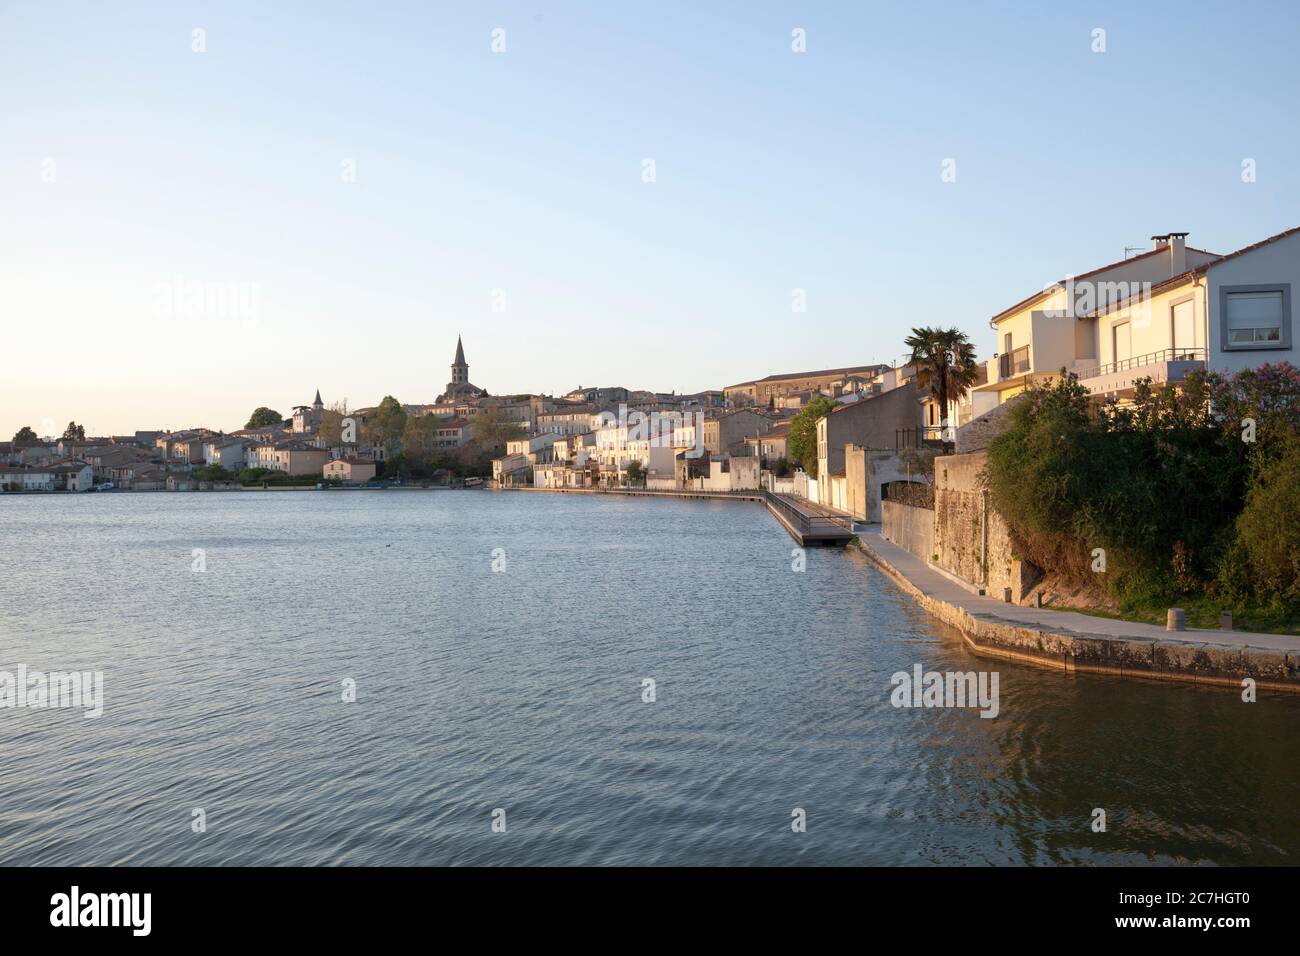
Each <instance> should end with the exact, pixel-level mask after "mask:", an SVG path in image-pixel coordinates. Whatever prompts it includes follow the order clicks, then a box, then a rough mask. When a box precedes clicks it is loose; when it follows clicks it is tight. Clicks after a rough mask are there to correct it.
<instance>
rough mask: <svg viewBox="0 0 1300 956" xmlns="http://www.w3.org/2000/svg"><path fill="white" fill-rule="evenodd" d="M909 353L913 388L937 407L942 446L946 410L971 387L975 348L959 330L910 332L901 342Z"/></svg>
mask: <svg viewBox="0 0 1300 956" xmlns="http://www.w3.org/2000/svg"><path fill="white" fill-rule="evenodd" d="M903 344H904V345H906V346H907V347H908V348H909V349H911V350H912V355H911V357H910V358H909V359H908V364H909V365H914V366H916V387H917V388H919V389H924V390H926V391H928V392H929V393H930V395H931V396H932V397H933V398H934V400H935V401H936V402H938V403H939V408H940V410H941V411H940V415H939V417H940V425H941V426H942V434H943V436H944V444H945V445H947V444H949V442H948V435H949V431H948V408H949V406H950V405H952V404H954V403H955V402H957V401H958V400H959V399H960V398H961V396H962V393H963V392H965V391H966V390H967V389H968V388H970V387H971V386H972V385H974V384H975V382H976V381H977V379H978V377H979V367H978V366H977V365H976V364H975V346H973V345H971V343H970V341H969V340H968V339H967V338H966V333H965V332H962V331H960V330H959V329H955V328H953V329H938V328H935V329H932V328H930V327H928V326H927V327H925V328H920V329H912V334H911V335H909V336H908V337H907V338H905V339H903Z"/></svg>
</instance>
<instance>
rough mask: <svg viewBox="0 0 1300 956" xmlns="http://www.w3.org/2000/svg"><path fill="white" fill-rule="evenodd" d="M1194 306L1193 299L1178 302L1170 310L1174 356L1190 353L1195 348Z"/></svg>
mask: <svg viewBox="0 0 1300 956" xmlns="http://www.w3.org/2000/svg"><path fill="white" fill-rule="evenodd" d="M1195 316H1196V307H1195V304H1194V302H1193V300H1191V299H1188V300H1187V301H1186V302H1179V303H1178V304H1177V305H1175V306H1174V307H1173V308H1172V309H1171V310H1170V322H1171V324H1172V327H1173V328H1172V331H1173V338H1174V353H1175V358H1177V357H1179V356H1182V355H1190V354H1191V353H1192V351H1193V350H1194V349H1195V348H1196V345H1197V342H1196V321H1195Z"/></svg>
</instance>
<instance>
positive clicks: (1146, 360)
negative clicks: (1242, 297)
mask: <svg viewBox="0 0 1300 956" xmlns="http://www.w3.org/2000/svg"><path fill="white" fill-rule="evenodd" d="M1204 367H1205V349H1161V350H1160V351H1158V352H1149V353H1147V354H1146V355H1135V356H1133V357H1132V358H1127V359H1122V360H1121V361H1118V362H1110V363H1108V364H1106V365H1096V366H1093V367H1092V368H1085V369H1082V370H1080V371H1078V372H1076V374H1077V375H1078V377H1079V384H1080V385H1082V386H1083V387H1084V388H1086V389H1087V390H1088V391H1089V392H1090V393H1091V394H1093V395H1115V396H1121V397H1122V396H1128V395H1132V393H1133V383H1134V382H1136V381H1137V380H1138V379H1140V378H1149V379H1151V382H1152V383H1153V384H1156V385H1158V384H1160V383H1162V382H1181V381H1182V380H1183V378H1184V377H1185V376H1186V375H1187V373H1188V372H1189V371H1191V370H1192V369H1198V368H1204Z"/></svg>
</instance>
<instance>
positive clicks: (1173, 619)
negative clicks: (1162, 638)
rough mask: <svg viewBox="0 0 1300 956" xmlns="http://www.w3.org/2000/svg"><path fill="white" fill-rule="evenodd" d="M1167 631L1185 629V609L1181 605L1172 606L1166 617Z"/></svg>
mask: <svg viewBox="0 0 1300 956" xmlns="http://www.w3.org/2000/svg"><path fill="white" fill-rule="evenodd" d="M1165 630H1166V631H1185V630H1187V622H1186V619H1185V617H1184V615H1183V609H1182V608H1180V607H1171V608H1170V609H1169V613H1168V615H1166V617H1165Z"/></svg>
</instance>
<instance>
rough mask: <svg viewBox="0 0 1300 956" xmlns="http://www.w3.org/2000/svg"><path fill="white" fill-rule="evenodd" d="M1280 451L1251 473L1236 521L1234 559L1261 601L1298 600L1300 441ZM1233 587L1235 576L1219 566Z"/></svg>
mask: <svg viewBox="0 0 1300 956" xmlns="http://www.w3.org/2000/svg"><path fill="white" fill-rule="evenodd" d="M1283 444H1284V445H1285V447H1284V448H1282V449H1280V450H1279V451H1278V452H1277V455H1276V457H1275V458H1273V459H1272V460H1270V461H1268V462H1267V463H1265V464H1263V465H1262V466H1261V467H1260V468H1259V469H1258V470H1257V471H1256V473H1255V475H1254V479H1253V481H1252V483H1251V487H1250V490H1249V492H1248V493H1247V495H1246V506H1245V508H1243V509H1242V512H1241V514H1240V515H1239V516H1238V517H1237V544H1238V548H1237V550H1236V551H1235V553H1234V558H1235V559H1236V560H1237V561H1241V560H1242V558H1244V559H1245V560H1244V564H1245V565H1246V567H1247V568H1248V576H1249V579H1250V583H1251V586H1252V587H1253V589H1254V590H1255V592H1256V593H1257V594H1259V595H1260V596H1261V597H1270V598H1273V599H1281V600H1283V601H1292V600H1297V599H1300V520H1297V517H1296V516H1297V515H1300V439H1297V438H1296V437H1295V436H1294V435H1291V436H1289V437H1288V438H1287V439H1285V440H1284V442H1283ZM1220 571H1221V572H1225V573H1226V574H1227V575H1228V576H1229V580H1231V581H1232V582H1233V584H1234V586H1236V587H1239V588H1240V587H1241V582H1240V577H1239V576H1234V575H1239V573H1240V572H1239V571H1234V569H1225V568H1223V567H1222V566H1221V567H1220Z"/></svg>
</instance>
